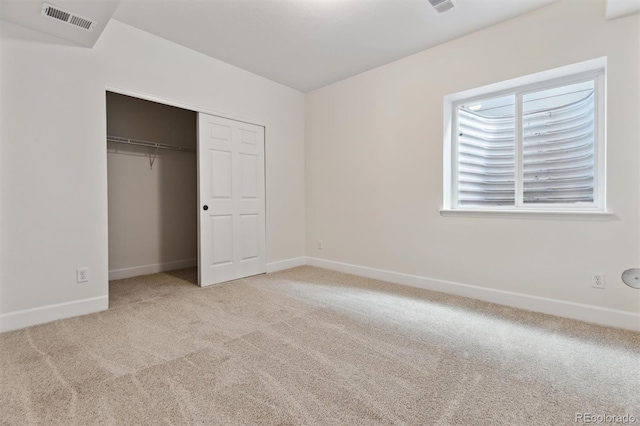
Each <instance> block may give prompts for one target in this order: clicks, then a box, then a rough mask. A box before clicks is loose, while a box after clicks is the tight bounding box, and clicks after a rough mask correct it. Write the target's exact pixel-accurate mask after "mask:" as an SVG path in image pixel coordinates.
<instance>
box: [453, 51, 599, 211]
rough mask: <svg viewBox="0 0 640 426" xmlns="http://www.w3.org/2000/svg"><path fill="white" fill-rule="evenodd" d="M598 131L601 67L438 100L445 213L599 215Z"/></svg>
mask: <svg viewBox="0 0 640 426" xmlns="http://www.w3.org/2000/svg"><path fill="white" fill-rule="evenodd" d="M591 63H592V65H593V61H591ZM598 64H600V63H598ZM569 68H571V67H569ZM563 71H564V72H563ZM559 73H560V74H563V75H562V76H558V74H559ZM549 75H554V76H553V77H552V78H548V76H549ZM534 80H535V81H534ZM532 81H534V82H532ZM498 86H501V87H502V88H501V89H498V90H495V89H496V88H497V87H498ZM504 86H509V88H504ZM447 109H448V111H447ZM603 129H604V67H603V66H598V67H596V68H595V69H591V70H589V71H586V72H585V71H582V72H578V73H575V72H574V73H571V74H568V73H567V72H566V70H563V69H560V70H554V71H551V72H546V73H542V74H539V75H534V76H528V77H525V78H522V79H516V80H512V81H510V82H506V83H502V84H498V85H493V86H492V87H488V88H483V89H477V90H475V91H470V92H465V93H462V94H457V95H451V96H449V97H447V98H445V134H447V137H445V174H448V175H449V176H446V175H445V186H448V188H447V187H445V200H444V204H445V210H460V211H528V212H532V211H533V212H535V211H538V212H549V211H552V212H572V211H573V212H604V210H605V194H604V188H605V185H604V160H605V152H604V131H603Z"/></svg>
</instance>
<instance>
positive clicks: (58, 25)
mask: <svg viewBox="0 0 640 426" xmlns="http://www.w3.org/2000/svg"><path fill="white" fill-rule="evenodd" d="M118 2H119V0H47V3H49V4H52V5H54V6H57V7H59V8H61V9H64V10H66V11H68V12H73V13H75V14H78V15H80V16H82V17H85V18H89V19H93V20H94V21H97V25H96V28H95V29H94V30H93V31H90V32H89V31H86V30H83V29H81V28H77V27H74V26H72V25H68V24H66V23H64V22H60V21H58V20H56V19H53V18H49V17H46V16H42V15H41V11H42V3H43V1H41V0H0V19H4V20H5V21H9V22H13V23H14V24H18V25H22V26H23V27H27V28H31V29H32V30H36V31H40V32H42V33H45V34H49V35H52V36H56V37H59V38H61V39H64V40H68V41H71V42H74V43H77V44H80V45H82V46H87V47H93V45H94V44H95V42H96V41H97V40H98V38H100V34H102V30H104V27H105V26H106V25H107V23H108V22H109V20H110V19H111V16H112V15H113V12H114V11H115V10H116V7H117V6H118Z"/></svg>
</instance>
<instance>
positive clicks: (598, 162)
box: [442, 58, 606, 216]
mask: <svg viewBox="0 0 640 426" xmlns="http://www.w3.org/2000/svg"><path fill="white" fill-rule="evenodd" d="M586 81H593V82H594V94H595V96H594V115H595V117H594V138H595V140H594V180H593V184H594V193H593V196H594V201H593V202H592V203H553V204H551V203H547V204H542V203H541V204H537V203H532V204H525V203H524V201H523V196H524V192H523V189H524V179H523V160H524V158H523V155H522V148H523V144H524V133H523V115H522V106H523V103H522V102H523V97H524V96H525V95H527V94H529V93H535V92H538V91H541V90H547V89H553V88H556V87H562V86H567V85H570V84H576V83H581V82H586ZM507 95H514V96H515V160H516V163H515V174H514V178H515V188H514V189H515V203H514V205H513V206H478V207H475V206H459V205H458V177H459V176H458V146H459V143H458V138H459V135H458V134H459V131H458V107H459V106H461V105H465V104H470V103H474V102H480V101H483V100H486V99H493V98H497V97H501V96H507ZM605 107H606V58H599V59H596V60H592V61H587V62H583V63H580V64H575V65H570V66H568V67H562V68H557V69H554V70H550V71H545V72H542V73H537V74H532V75H528V76H525V77H520V78H516V79H513V80H509V81H505V82H501V83H497V84H492V85H489V86H484V87H481V88H478V89H472V90H467V91H465V92H460V93H456V94H453V95H448V96H445V98H444V108H445V110H444V136H445V137H444V191H443V208H442V212H444V213H446V212H454V211H455V212H456V213H463V212H471V213H478V212H486V213H489V212H496V213H527V214H528V215H529V216H531V214H532V213H534V214H535V213H536V212H539V213H541V214H548V213H578V214H580V215H584V214H585V213H596V214H602V213H606V108H605Z"/></svg>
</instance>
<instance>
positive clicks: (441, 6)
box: [429, 0, 454, 13]
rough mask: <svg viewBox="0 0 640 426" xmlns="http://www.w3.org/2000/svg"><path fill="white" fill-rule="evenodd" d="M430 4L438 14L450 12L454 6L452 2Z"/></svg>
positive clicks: (432, 2)
mask: <svg viewBox="0 0 640 426" xmlns="http://www.w3.org/2000/svg"><path fill="white" fill-rule="evenodd" d="M429 3H431V6H433V8H434V9H435V10H436V11H437V12H438V13H444V12H448V11H450V10H451V9H453V6H454V4H453V3H452V2H451V0H429Z"/></svg>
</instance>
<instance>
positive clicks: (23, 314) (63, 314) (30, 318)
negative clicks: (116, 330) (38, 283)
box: [0, 296, 109, 333]
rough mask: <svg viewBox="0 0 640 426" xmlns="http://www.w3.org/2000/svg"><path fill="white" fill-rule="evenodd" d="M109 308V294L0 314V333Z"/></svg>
mask: <svg viewBox="0 0 640 426" xmlns="http://www.w3.org/2000/svg"><path fill="white" fill-rule="evenodd" d="M108 308H109V296H99V297H92V298H90V299H82V300H74V301H73V302H65V303H57V304H55V305H47V306H41V307H39V308H32V309H23V310H21V311H16V312H9V313H7V314H2V315H0V333H2V332H5V331H11V330H18V329H20V328H25V327H30V326H32V325H38V324H44V323H47V322H51V321H56V320H59V319H64V318H71V317H77V316H79V315H86V314H92V313H94V312H100V311H105V310H107V309H108Z"/></svg>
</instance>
